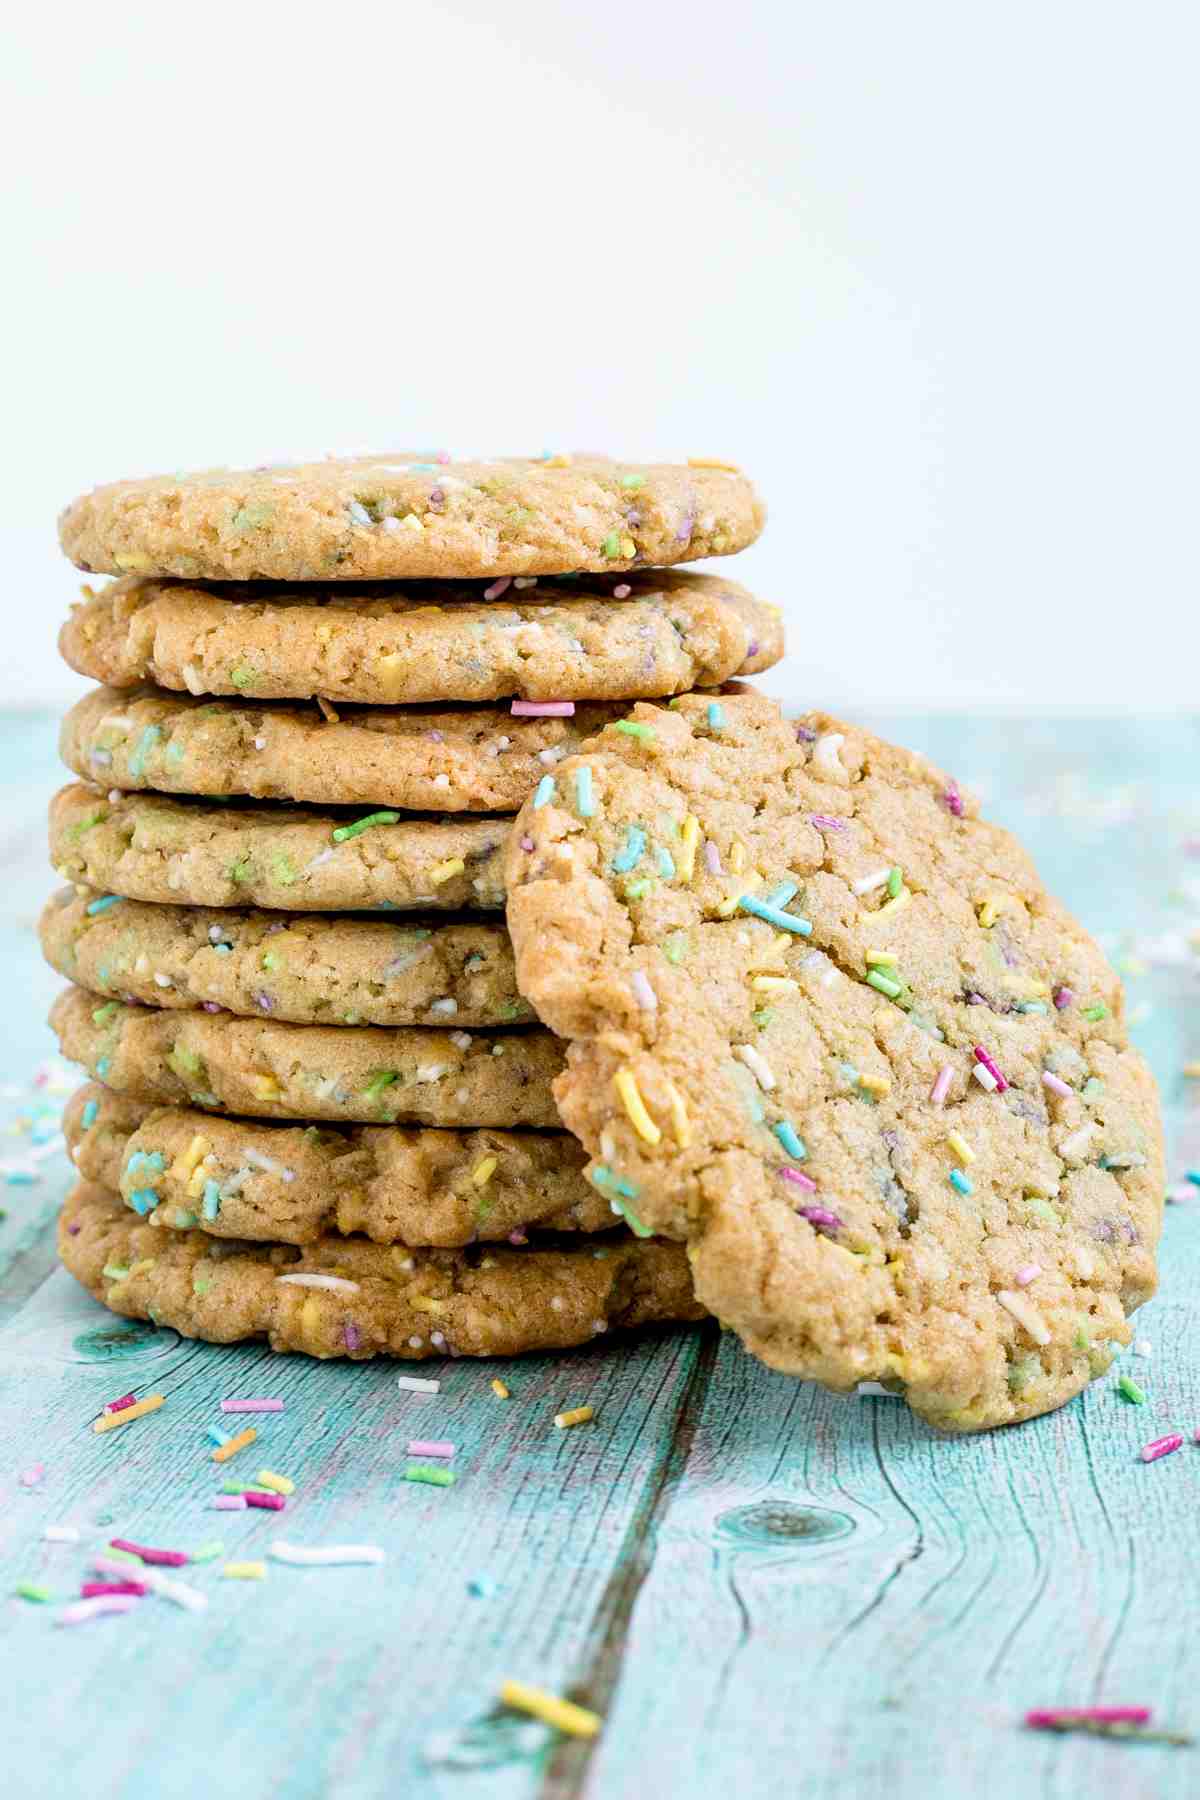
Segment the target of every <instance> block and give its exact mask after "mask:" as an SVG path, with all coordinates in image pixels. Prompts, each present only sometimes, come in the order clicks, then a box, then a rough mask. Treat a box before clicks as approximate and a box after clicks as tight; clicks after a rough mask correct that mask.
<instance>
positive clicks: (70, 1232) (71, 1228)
mask: <svg viewBox="0 0 1200 1800" xmlns="http://www.w3.org/2000/svg"><path fill="white" fill-rule="evenodd" d="M82 1229H83V1228H82V1226H80V1225H68V1226H67V1236H68V1237H78V1236H79V1233H80V1231H81V1230H82Z"/></svg>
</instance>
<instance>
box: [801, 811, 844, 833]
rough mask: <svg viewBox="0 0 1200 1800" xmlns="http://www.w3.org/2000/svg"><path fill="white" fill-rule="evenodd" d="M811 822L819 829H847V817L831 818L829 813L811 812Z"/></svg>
mask: <svg viewBox="0 0 1200 1800" xmlns="http://www.w3.org/2000/svg"><path fill="white" fill-rule="evenodd" d="M808 817H809V823H810V824H812V825H815V826H816V828H817V830H818V831H845V829H846V821H845V819H831V818H830V817H829V815H828V813H809V815H808Z"/></svg>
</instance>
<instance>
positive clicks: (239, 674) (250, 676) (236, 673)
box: [229, 663, 254, 688]
mask: <svg viewBox="0 0 1200 1800" xmlns="http://www.w3.org/2000/svg"><path fill="white" fill-rule="evenodd" d="M229 679H230V681H232V683H233V685H234V687H235V688H244V687H249V686H250V683H251V682H252V681H253V680H254V670H253V669H252V668H251V667H250V664H249V663H239V664H238V666H237V668H236V669H231V670H230V672H229Z"/></svg>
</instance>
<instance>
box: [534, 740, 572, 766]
mask: <svg viewBox="0 0 1200 1800" xmlns="http://www.w3.org/2000/svg"><path fill="white" fill-rule="evenodd" d="M566 754H567V752H566V746H565V745H559V744H552V745H551V746H550V748H549V750H539V751H538V761H539V762H540V763H541V764H542V766H543V768H547V769H552V768H553V767H554V765H555V763H556V762H561V761H562V759H563V757H564V756H565V755H566Z"/></svg>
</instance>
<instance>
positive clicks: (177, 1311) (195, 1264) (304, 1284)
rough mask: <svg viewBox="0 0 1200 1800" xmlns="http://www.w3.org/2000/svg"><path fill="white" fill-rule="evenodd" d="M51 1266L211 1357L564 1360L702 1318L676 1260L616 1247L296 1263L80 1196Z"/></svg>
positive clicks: (341, 1253) (400, 1252)
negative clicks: (546, 1355)
mask: <svg viewBox="0 0 1200 1800" xmlns="http://www.w3.org/2000/svg"><path fill="white" fill-rule="evenodd" d="M58 1251H59V1256H60V1257H61V1259H62V1262H63V1264H64V1266H65V1267H66V1268H67V1269H69V1270H70V1272H71V1274H72V1275H74V1277H75V1279H76V1280H77V1281H79V1282H80V1283H81V1284H82V1285H83V1286H84V1287H85V1288H87V1289H88V1291H89V1292H90V1293H92V1294H94V1295H95V1297H96V1299H97V1300H99V1301H101V1302H102V1303H103V1304H104V1305H105V1306H107V1307H108V1308H109V1310H110V1311H111V1312H115V1313H119V1314H120V1315H121V1316H122V1317H124V1318H127V1319H153V1320H154V1321H155V1323H156V1324H158V1325H166V1326H170V1327H171V1328H172V1329H174V1330H175V1331H179V1332H182V1333H183V1335H184V1337H191V1338H203V1339H206V1340H207V1341H208V1342H209V1343H214V1344H236V1343H240V1342H241V1341H242V1340H244V1339H248V1338H249V1339H254V1338H264V1339H265V1340H266V1341H267V1343H268V1344H269V1345H270V1347H271V1348H272V1350H299V1351H304V1352H305V1353H306V1354H307V1355H309V1356H321V1357H330V1356H347V1357H352V1358H353V1359H354V1360H356V1361H360V1362H361V1361H365V1360H367V1359H368V1358H370V1357H372V1356H394V1357H400V1358H402V1359H404V1360H405V1361H410V1362H411V1361H420V1360H422V1359H424V1358H428V1357H437V1356H448V1355H454V1356H515V1355H517V1354H519V1353H520V1352H522V1351H526V1350H566V1349H570V1348H572V1347H573V1346H575V1345H579V1344H589V1343H592V1342H593V1341H594V1340H595V1339H596V1338H599V1337H603V1336H605V1335H606V1334H607V1333H609V1332H611V1331H621V1330H626V1329H629V1328H632V1327H638V1326H644V1325H658V1324H665V1323H667V1322H671V1321H687V1320H696V1319H699V1318H702V1317H703V1310H702V1308H701V1307H700V1306H699V1305H698V1304H697V1302H696V1299H695V1296H694V1294H693V1292H692V1285H691V1280H690V1278H689V1275H688V1265H687V1257H686V1255H685V1254H684V1252H683V1250H682V1249H681V1248H680V1246H679V1245H678V1244H665V1243H654V1242H651V1243H642V1242H640V1241H639V1240H638V1239H637V1238H635V1237H632V1236H630V1235H628V1234H622V1235H620V1236H618V1237H615V1238H613V1239H610V1240H609V1241H607V1242H605V1243H603V1244H589V1243H581V1244H579V1245H577V1246H572V1247H571V1248H568V1249H559V1248H554V1249H549V1248H545V1249H542V1248H539V1249H534V1248H532V1247H531V1248H529V1249H512V1248H509V1247H508V1246H507V1245H506V1246H505V1247H503V1248H483V1247H482V1246H480V1247H478V1248H475V1249H470V1250H413V1249H409V1248H407V1247H401V1246H399V1245H392V1246H388V1245H383V1244H372V1243H371V1242H369V1241H368V1240H367V1239H366V1238H342V1237H323V1238H319V1239H317V1240H316V1242H314V1243H312V1244H308V1245H305V1246H304V1247H303V1248H300V1247H297V1246H290V1245H283V1244H253V1243H248V1242H244V1241H241V1240H237V1239H228V1238H217V1237H213V1236H211V1235H210V1234H209V1233H208V1232H205V1231H201V1230H198V1229H197V1230H190V1231H179V1232H166V1231H161V1230H155V1228H154V1227H153V1226H151V1225H148V1224H146V1223H145V1222H144V1221H142V1220H140V1219H138V1218H137V1217H136V1216H135V1215H134V1214H133V1213H131V1212H130V1211H129V1209H128V1207H126V1206H125V1205H123V1204H122V1202H121V1201H120V1200H119V1199H118V1198H117V1197H116V1196H115V1195H112V1194H109V1193H106V1192H105V1190H104V1189H103V1188H98V1187H93V1186H91V1185H89V1184H88V1183H81V1184H80V1185H79V1186H78V1187H77V1188H76V1189H75V1191H74V1192H73V1193H72V1194H71V1195H70V1196H69V1198H68V1199H67V1201H66V1204H65V1205H64V1207H63V1210H62V1214H61V1216H60V1219H59V1230H58Z"/></svg>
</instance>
